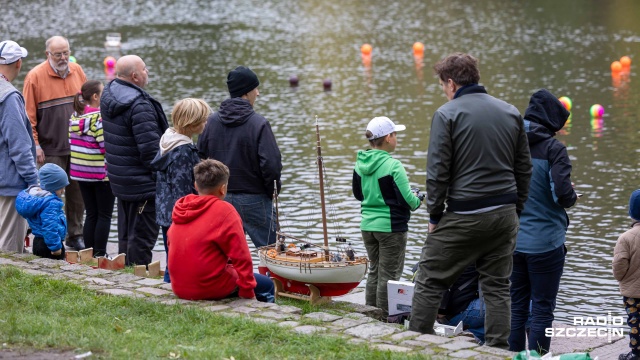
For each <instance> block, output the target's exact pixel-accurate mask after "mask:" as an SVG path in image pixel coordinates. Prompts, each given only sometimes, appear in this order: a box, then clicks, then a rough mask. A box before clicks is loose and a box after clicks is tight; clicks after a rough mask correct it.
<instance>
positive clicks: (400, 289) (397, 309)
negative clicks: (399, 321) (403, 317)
mask: <svg viewBox="0 0 640 360" xmlns="http://www.w3.org/2000/svg"><path fill="white" fill-rule="evenodd" d="M413 287H414V284H413V283H412V282H409V281H395V280H389V282H387V295H388V299H389V315H390V316H391V315H397V314H401V313H406V312H411V302H412V301H413Z"/></svg>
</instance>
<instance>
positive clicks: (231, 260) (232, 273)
mask: <svg viewBox="0 0 640 360" xmlns="http://www.w3.org/2000/svg"><path fill="white" fill-rule="evenodd" d="M193 172H194V176H195V187H196V190H197V191H198V195H193V194H189V195H187V196H185V197H183V198H181V199H179V200H178V201H177V202H176V204H175V207H174V208H173V215H172V220H173V224H172V225H171V227H170V228H169V232H168V239H169V263H170V264H171V288H172V289H173V292H174V293H175V294H176V295H177V296H178V297H179V298H181V299H187V300H218V299H223V298H227V297H232V296H239V297H241V298H244V299H253V298H256V299H257V300H259V301H262V302H274V287H273V283H272V282H271V280H270V279H269V278H268V277H266V276H264V275H260V274H254V273H253V262H252V260H251V253H250V252H249V246H248V245H247V239H246V237H245V235H244V230H243V228H242V220H241V219H240V215H239V214H238V212H237V211H236V209H235V208H234V207H233V205H231V204H229V203H228V202H225V201H224V197H225V195H226V194H227V183H228V181H229V168H227V166H226V165H224V164H223V163H221V162H219V161H217V160H212V159H207V160H203V161H201V162H200V163H198V164H197V165H196V166H195V168H194V169H193Z"/></svg>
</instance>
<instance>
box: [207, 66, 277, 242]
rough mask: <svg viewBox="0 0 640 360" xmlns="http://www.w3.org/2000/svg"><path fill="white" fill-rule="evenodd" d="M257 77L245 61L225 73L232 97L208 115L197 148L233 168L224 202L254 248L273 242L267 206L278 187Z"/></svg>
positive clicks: (271, 138) (272, 139)
mask: <svg viewBox="0 0 640 360" xmlns="http://www.w3.org/2000/svg"><path fill="white" fill-rule="evenodd" d="M259 85H260V80H258V76H257V75H256V73H254V72H253V71H251V69H249V68H248V67H246V66H238V67H236V68H235V69H233V70H231V71H230V72H229V74H228V75H227V87H228V88H229V95H230V98H229V99H226V100H224V101H223V102H222V104H220V108H219V109H218V111H217V112H215V113H214V114H212V115H210V116H209V118H208V119H207V125H206V126H205V128H204V132H203V133H202V134H201V135H200V136H199V137H198V150H199V151H200V152H201V153H203V154H205V156H206V157H207V158H211V159H216V160H218V161H221V162H222V163H223V164H225V165H226V166H227V167H229V170H230V171H231V175H230V178H229V183H228V187H227V196H226V198H225V201H226V202H228V203H230V204H232V205H233V206H234V207H235V208H236V210H238V213H240V217H241V218H242V226H243V228H244V231H245V232H246V233H247V234H249V237H250V238H251V241H252V242H253V244H254V245H255V246H256V248H258V247H261V246H265V245H268V244H273V243H274V242H275V241H276V233H275V228H276V225H275V216H274V214H273V213H272V211H271V208H272V197H273V192H274V183H275V184H276V185H275V188H276V190H277V191H278V192H280V186H281V185H280V174H281V172H282V159H281V158H282V157H281V155H280V149H279V148H278V144H277V142H276V138H275V136H274V135H273V131H272V130H271V125H270V124H269V122H268V121H267V119H265V118H264V116H262V115H260V114H258V113H257V112H255V110H254V109H253V106H254V103H255V101H256V99H257V98H258V96H259V95H260V91H259V90H258V86H259Z"/></svg>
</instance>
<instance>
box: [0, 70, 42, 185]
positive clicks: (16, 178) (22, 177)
mask: <svg viewBox="0 0 640 360" xmlns="http://www.w3.org/2000/svg"><path fill="white" fill-rule="evenodd" d="M35 159H36V145H35V142H34V141H33V132H32V131H31V123H30V122H29V118H28V117H27V113H26V111H25V108H24V98H23V97H22V94H20V92H19V91H18V90H17V89H16V88H15V87H14V86H13V85H11V83H9V82H8V81H6V80H4V79H0V169H2V176H0V196H17V195H18V193H19V192H20V191H21V190H24V189H26V188H27V187H28V186H29V185H36V184H37V183H38V170H37V169H36V163H35Z"/></svg>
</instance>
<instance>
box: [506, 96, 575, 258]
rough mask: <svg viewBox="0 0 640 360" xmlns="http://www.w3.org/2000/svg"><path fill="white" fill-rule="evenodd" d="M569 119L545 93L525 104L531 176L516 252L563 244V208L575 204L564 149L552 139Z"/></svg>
mask: <svg viewBox="0 0 640 360" xmlns="http://www.w3.org/2000/svg"><path fill="white" fill-rule="evenodd" d="M568 118H569V111H567V110H566V109H565V108H564V106H563V105H562V103H560V101H559V100H558V99H557V98H556V97H555V96H554V95H553V94H552V93H550V92H549V91H547V90H545V89H541V90H538V91H536V92H535V93H534V94H533V95H532V96H531V99H530V100H529V107H527V110H526V111H525V114H524V124H525V129H526V131H527V138H528V140H529V146H530V148H531V162H532V163H533V175H532V176H531V183H530V186H529V197H528V199H527V202H526V203H525V206H524V211H523V212H522V216H521V218H520V230H519V231H518V239H517V241H516V251H518V252H524V253H531V254H540V253H544V252H547V251H552V250H554V249H556V248H558V247H559V246H561V245H562V244H564V242H565V233H566V231H567V227H568V226H569V217H568V216H567V213H566V211H565V209H566V208H569V207H571V206H573V205H574V204H575V203H576V200H577V195H576V192H575V191H574V190H573V186H572V184H571V160H570V159H569V155H568V154H567V148H566V146H564V144H562V143H561V142H560V141H558V140H557V139H555V138H554V136H555V134H556V132H557V131H559V130H560V129H562V128H563V127H564V124H565V123H566V121H567V119H568Z"/></svg>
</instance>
